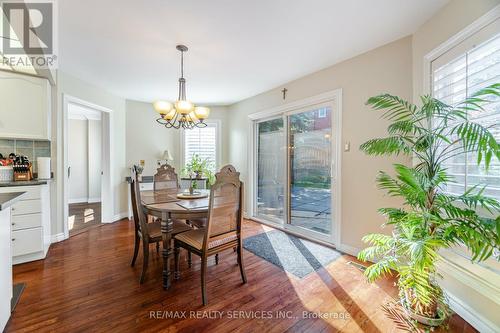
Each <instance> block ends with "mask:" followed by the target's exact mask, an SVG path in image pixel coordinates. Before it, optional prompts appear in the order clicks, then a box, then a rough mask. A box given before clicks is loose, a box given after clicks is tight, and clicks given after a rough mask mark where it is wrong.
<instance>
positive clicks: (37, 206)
mask: <svg viewBox="0 0 500 333" xmlns="http://www.w3.org/2000/svg"><path fill="white" fill-rule="evenodd" d="M41 211H42V202H41V200H39V199H37V200H21V201H18V202H16V203H15V204H14V205H12V216H16V215H24V214H35V213H40V212H41Z"/></svg>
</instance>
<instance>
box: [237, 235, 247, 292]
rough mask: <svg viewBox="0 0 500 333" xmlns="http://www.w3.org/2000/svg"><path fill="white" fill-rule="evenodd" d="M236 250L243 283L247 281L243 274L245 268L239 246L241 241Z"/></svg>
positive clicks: (241, 250)
mask: <svg viewBox="0 0 500 333" xmlns="http://www.w3.org/2000/svg"><path fill="white" fill-rule="evenodd" d="M237 252H238V265H239V266H240V273H241V279H242V280H243V283H247V275H246V274H245V268H244V266H243V249H242V247H241V242H240V245H239V246H238V247H237Z"/></svg>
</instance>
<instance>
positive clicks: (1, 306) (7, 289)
mask: <svg viewBox="0 0 500 333" xmlns="http://www.w3.org/2000/svg"><path fill="white" fill-rule="evenodd" d="M10 237H11V235H10V208H7V209H5V210H0V331H2V332H3V329H4V327H5V325H6V324H7V321H8V320H9V317H10V299H11V298H12V260H11V248H10Z"/></svg>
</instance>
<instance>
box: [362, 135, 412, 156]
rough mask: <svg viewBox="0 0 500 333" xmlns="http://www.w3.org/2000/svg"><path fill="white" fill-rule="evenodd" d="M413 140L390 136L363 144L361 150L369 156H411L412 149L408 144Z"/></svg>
mask: <svg viewBox="0 0 500 333" xmlns="http://www.w3.org/2000/svg"><path fill="white" fill-rule="evenodd" d="M410 140H411V138H405V137H402V136H390V137H387V138H381V139H372V140H369V141H367V142H365V143H363V144H362V145H361V146H360V147H359V148H360V149H361V150H362V151H364V152H365V153H367V154H368V155H375V156H378V155H399V154H407V155H408V154H410V153H411V147H410V145H409V144H408V141H410Z"/></svg>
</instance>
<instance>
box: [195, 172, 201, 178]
mask: <svg viewBox="0 0 500 333" xmlns="http://www.w3.org/2000/svg"><path fill="white" fill-rule="evenodd" d="M194 173H195V175H196V179H200V178H201V173H202V172H201V171H195V172H194Z"/></svg>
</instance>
